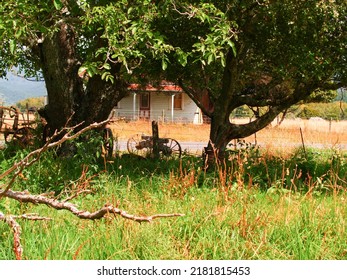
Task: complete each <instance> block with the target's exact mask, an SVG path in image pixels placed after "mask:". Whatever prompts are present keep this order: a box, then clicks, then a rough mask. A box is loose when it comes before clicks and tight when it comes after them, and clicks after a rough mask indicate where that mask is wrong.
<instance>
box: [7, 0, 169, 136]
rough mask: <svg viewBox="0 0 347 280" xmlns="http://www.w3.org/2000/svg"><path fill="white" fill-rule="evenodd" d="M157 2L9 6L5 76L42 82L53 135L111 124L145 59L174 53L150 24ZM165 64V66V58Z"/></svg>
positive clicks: (89, 0) (58, 1) (65, 0)
mask: <svg viewBox="0 0 347 280" xmlns="http://www.w3.org/2000/svg"><path fill="white" fill-rule="evenodd" d="M156 10H157V8H156V6H155V4H154V3H152V1H149V0H145V1H138V0H121V1H105V0H86V1H82V0H81V1H70V0H53V5H52V1H44V0H36V1H27V0H18V1H17V0H16V1H14V0H9V1H5V2H4V3H2V5H1V7H0V57H1V61H0V71H1V72H0V73H1V74H2V75H4V74H5V73H6V71H7V70H8V69H11V68H12V67H16V68H18V70H19V71H21V72H24V73H25V75H26V76H37V75H42V76H43V78H44V80H45V83H46V87H47V92H48V99H49V104H48V106H47V108H46V109H45V111H44V112H42V113H43V115H44V116H45V117H46V118H47V121H48V123H49V124H50V126H51V128H52V129H53V130H55V129H59V128H61V127H63V126H64V125H65V124H66V123H67V121H68V120H69V121H70V122H72V123H79V122H81V121H84V122H85V125H88V123H92V122H94V121H101V120H103V119H105V118H107V116H108V114H109V113H110V111H111V109H112V108H113V106H114V105H115V104H116V103H117V101H119V100H120V99H121V98H122V97H124V96H125V95H126V93H127V92H126V80H127V79H128V78H129V75H130V74H131V73H132V70H133V68H135V67H137V66H138V65H139V64H141V61H142V60H143V59H147V58H148V57H153V56H155V57H156V58H157V59H158V58H160V57H161V56H163V57H164V55H165V53H166V52H167V51H170V50H171V48H172V47H171V46H170V45H165V44H164V40H163V39H162V36H161V35H160V34H159V33H158V32H153V31H152V29H151V26H150V23H151V21H152V19H153V17H155V16H156ZM163 61H164V59H163Z"/></svg>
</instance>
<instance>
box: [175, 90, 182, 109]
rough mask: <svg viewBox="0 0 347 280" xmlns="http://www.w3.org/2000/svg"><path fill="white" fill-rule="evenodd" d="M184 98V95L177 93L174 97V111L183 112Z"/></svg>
mask: <svg viewBox="0 0 347 280" xmlns="http://www.w3.org/2000/svg"><path fill="white" fill-rule="evenodd" d="M182 104H183V96H182V93H176V94H175V96H174V109H175V110H182V107H183V106H182Z"/></svg>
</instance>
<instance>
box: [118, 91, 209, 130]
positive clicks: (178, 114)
mask: <svg viewBox="0 0 347 280" xmlns="http://www.w3.org/2000/svg"><path fill="white" fill-rule="evenodd" d="M139 108H140V95H139V94H136V99H135V112H134V94H133V93H130V94H129V96H127V97H124V98H123V99H122V100H121V101H120V102H119V103H118V107H117V108H115V110H114V114H115V116H116V117H119V118H125V119H129V120H137V119H139V118H140V116H141V115H140V111H139ZM149 115H150V119H151V120H158V121H165V122H171V121H174V122H183V123H195V124H199V123H202V114H201V111H200V109H199V108H198V107H197V106H196V105H195V103H194V102H193V101H192V100H191V99H190V98H189V97H188V95H187V94H185V93H183V98H182V109H174V110H173V114H172V96H171V95H170V94H164V93H158V92H151V97H150V112H149Z"/></svg>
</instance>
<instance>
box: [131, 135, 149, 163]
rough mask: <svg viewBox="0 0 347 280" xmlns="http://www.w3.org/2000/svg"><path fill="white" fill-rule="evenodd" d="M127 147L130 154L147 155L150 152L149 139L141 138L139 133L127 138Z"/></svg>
mask: <svg viewBox="0 0 347 280" xmlns="http://www.w3.org/2000/svg"><path fill="white" fill-rule="evenodd" d="M127 149H128V152H129V153H130V154H133V155H138V156H143V157H147V156H148V155H150V154H151V153H152V145H151V142H150V140H145V139H143V137H142V135H141V134H135V135H133V136H131V137H130V138H129V139H128V142H127Z"/></svg>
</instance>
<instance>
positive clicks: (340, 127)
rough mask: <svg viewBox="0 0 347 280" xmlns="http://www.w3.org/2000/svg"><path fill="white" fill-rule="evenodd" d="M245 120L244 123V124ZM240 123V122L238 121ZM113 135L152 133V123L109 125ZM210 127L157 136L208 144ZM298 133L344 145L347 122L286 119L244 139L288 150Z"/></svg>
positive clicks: (183, 127) (164, 129)
mask: <svg viewBox="0 0 347 280" xmlns="http://www.w3.org/2000/svg"><path fill="white" fill-rule="evenodd" d="M245 121H246V120H243V122H245ZM238 122H239V123H241V122H242V120H238ZM112 130H113V132H114V135H115V136H117V137H118V139H119V140H120V141H124V140H127V139H128V138H129V137H130V136H131V135H133V134H137V133H140V134H141V133H144V134H146V135H151V134H152V132H151V131H152V126H151V122H147V121H137V122H116V123H114V124H113V125H112ZM209 130H210V125H209V124H203V125H194V124H172V123H165V124H161V123H160V124H159V136H160V137H171V138H174V139H176V140H177V141H181V142H189V141H194V142H206V143H207V142H208V139H209ZM301 133H302V136H303V140H304V143H305V144H307V145H314V144H319V145H322V146H327V147H332V146H334V145H343V146H346V145H347V121H339V122H328V121H323V120H318V121H312V120H285V121H284V122H283V123H282V124H281V125H279V126H278V125H277V124H276V123H275V122H274V123H273V124H272V126H269V127H267V128H265V129H263V130H261V131H259V132H258V133H257V134H255V135H252V136H249V137H247V138H246V139H245V140H246V141H247V142H250V143H255V142H257V143H261V144H262V145H263V146H265V147H268V148H272V147H277V148H281V147H283V149H285V150H286V149H288V148H290V147H291V146H293V145H294V144H298V145H300V144H302V138H301Z"/></svg>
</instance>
